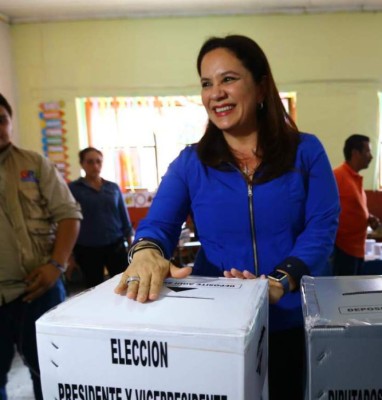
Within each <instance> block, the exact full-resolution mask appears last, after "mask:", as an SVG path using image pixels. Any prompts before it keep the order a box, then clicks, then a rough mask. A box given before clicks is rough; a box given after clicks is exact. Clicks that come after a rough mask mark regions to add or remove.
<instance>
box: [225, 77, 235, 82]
mask: <svg viewBox="0 0 382 400" xmlns="http://www.w3.org/2000/svg"><path fill="white" fill-rule="evenodd" d="M235 80H236V78H234V77H233V76H225V77H224V78H223V82H231V81H235Z"/></svg>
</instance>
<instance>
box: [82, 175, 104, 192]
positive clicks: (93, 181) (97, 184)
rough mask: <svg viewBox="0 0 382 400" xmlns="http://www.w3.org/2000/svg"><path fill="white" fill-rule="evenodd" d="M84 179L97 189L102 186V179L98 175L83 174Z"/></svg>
mask: <svg viewBox="0 0 382 400" xmlns="http://www.w3.org/2000/svg"><path fill="white" fill-rule="evenodd" d="M85 181H86V182H87V183H88V185H89V186H91V187H93V188H95V189H99V188H100V187H101V186H102V183H103V180H102V178H101V177H100V176H95V177H92V176H87V175H86V176H85Z"/></svg>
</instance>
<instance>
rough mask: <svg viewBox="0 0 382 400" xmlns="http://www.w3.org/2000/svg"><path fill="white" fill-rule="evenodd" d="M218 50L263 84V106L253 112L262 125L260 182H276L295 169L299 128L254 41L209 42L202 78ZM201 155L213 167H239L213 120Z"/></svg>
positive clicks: (232, 37)
mask: <svg viewBox="0 0 382 400" xmlns="http://www.w3.org/2000/svg"><path fill="white" fill-rule="evenodd" d="M218 48H223V49H227V50H229V51H230V52H232V53H233V54H234V55H235V56H236V57H237V59H238V60H240V61H241V63H242V64H243V66H244V67H245V68H246V69H247V70H248V71H250V73H251V75H252V77H253V79H254V81H255V83H256V84H258V85H260V84H262V86H263V88H264V101H263V105H262V107H261V108H260V107H259V108H258V109H257V110H253V112H254V113H256V118H257V121H258V142H257V148H258V150H259V151H260V152H261V157H262V164H261V171H262V173H261V174H259V178H258V179H257V182H266V181H269V180H271V179H274V178H276V177H278V176H280V175H282V174H283V173H285V172H287V171H289V170H291V169H292V168H293V165H294V161H295V157H296V151H297V146H298V143H299V132H298V129H297V126H296V124H295V123H294V121H293V120H292V118H291V117H290V116H289V115H288V113H287V112H286V110H285V108H284V105H283V103H282V101H281V99H280V95H279V92H278V90H277V87H276V84H275V81H274V79H273V76H272V72H271V68H270V65H269V63H268V60H267V57H266V55H265V54H264V52H263V50H262V49H261V48H260V47H259V45H258V44H257V43H256V42H255V41H253V40H252V39H250V38H248V37H246V36H241V35H230V36H226V37H224V38H218V37H212V38H210V39H208V40H207V41H206V42H205V43H204V44H203V46H202V48H201V49H200V51H199V55H198V59H197V69H198V73H199V76H200V75H201V64H202V60H203V58H204V56H205V55H206V54H207V53H209V52H210V51H212V50H215V49H218ZM197 151H198V155H199V158H200V160H201V161H202V162H203V163H205V164H206V165H209V166H211V167H217V166H218V165H219V164H220V163H221V162H222V161H226V162H233V163H235V159H234V157H233V154H232V153H231V151H230V149H229V147H228V144H227V142H226V141H225V140H224V137H223V135H222V132H221V130H220V129H219V128H218V127H217V126H216V125H215V124H213V123H212V121H211V120H209V121H208V124H207V128H206V131H205V133H204V136H203V137H202V139H201V140H200V141H199V143H198V145H197Z"/></svg>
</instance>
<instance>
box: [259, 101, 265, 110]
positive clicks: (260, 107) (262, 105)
mask: <svg viewBox="0 0 382 400" xmlns="http://www.w3.org/2000/svg"><path fill="white" fill-rule="evenodd" d="M263 108H264V103H263V102H261V103H259V110H262V109H263Z"/></svg>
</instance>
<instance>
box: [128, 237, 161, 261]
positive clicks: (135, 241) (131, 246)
mask: <svg viewBox="0 0 382 400" xmlns="http://www.w3.org/2000/svg"><path fill="white" fill-rule="evenodd" d="M144 240H147V241H148V242H152V243H155V244H156V245H157V246H158V247H160V249H161V250H162V253H163V254H164V255H165V257H167V258H168V254H166V251H165V249H164V247H163V245H162V243H161V242H160V241H159V240H156V239H153V238H151V237H141V238H139V239H137V240H134V242H133V243H131V245H130V247H129V249H131V248H133V247H134V246H135V245H136V244H138V243H139V242H142V241H144Z"/></svg>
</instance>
